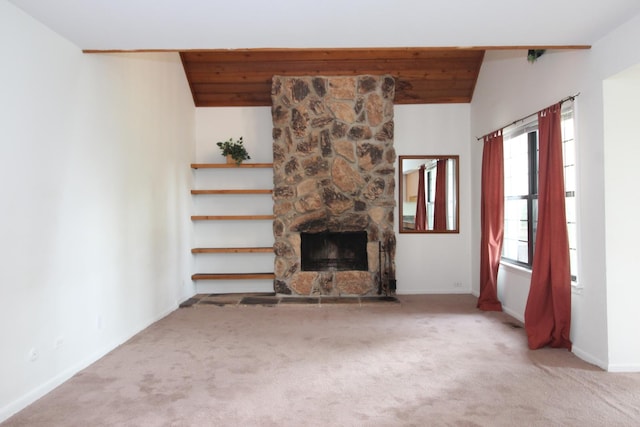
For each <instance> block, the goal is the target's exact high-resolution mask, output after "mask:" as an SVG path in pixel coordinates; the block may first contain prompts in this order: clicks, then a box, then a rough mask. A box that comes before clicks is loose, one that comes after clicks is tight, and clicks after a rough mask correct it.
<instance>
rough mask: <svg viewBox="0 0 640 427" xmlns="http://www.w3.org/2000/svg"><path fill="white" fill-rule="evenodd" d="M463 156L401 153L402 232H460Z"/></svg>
mask: <svg viewBox="0 0 640 427" xmlns="http://www.w3.org/2000/svg"><path fill="white" fill-rule="evenodd" d="M459 160H460V158H459V156H450V155H443V156H399V157H398V161H399V168H398V170H399V180H398V182H399V189H400V191H399V194H398V197H399V199H400V200H399V203H398V209H399V215H400V221H399V223H400V233H459V230H460V228H459V223H460V221H459V218H458V217H459V213H460V208H459V198H458V192H459V174H458V169H459V166H460V165H459V163H460V162H459Z"/></svg>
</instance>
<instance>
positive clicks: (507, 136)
mask: <svg viewBox="0 0 640 427" xmlns="http://www.w3.org/2000/svg"><path fill="white" fill-rule="evenodd" d="M562 107H563V108H562V129H563V132H562V144H563V146H562V155H563V168H564V171H565V174H564V175H565V177H564V179H565V184H566V182H567V177H566V169H567V167H568V166H573V168H574V169H573V171H574V176H573V179H574V182H575V181H576V180H577V162H576V159H575V155H576V153H575V149H576V141H575V105H574V102H573V101H569V102H567V105H563V106H562ZM565 117H569V118H570V119H571V120H573V126H574V129H573V132H572V134H571V138H565V131H564V129H565V123H564V121H565ZM523 134H527V157H528V159H527V160H528V161H527V167H528V182H527V183H528V193H527V194H520V195H509V196H507V195H506V194H505V197H504V200H505V207H506V204H507V201H508V200H526V201H527V220H526V221H527V262H524V261H520V260H518V259H514V258H510V257H506V256H504V250H505V245H504V244H503V246H502V252H501V254H500V262H501V263H505V264H508V265H513V266H517V267H521V268H524V269H526V270H528V271H531V268H532V266H533V253H534V249H535V236H536V228H537V222H538V220H537V200H538V175H539V170H538V159H539V145H538V117H537V114H536V115H535V116H532V117H529V120H525V121H523V122H522V123H519V124H517V125H516V124H513V125H511V126H508V127H507V128H505V129H504V130H503V137H504V144H507V143H508V141H510V140H511V139H513V138H516V137H518V136H521V135H523ZM568 141H572V144H573V150H574V152H573V154H574V158H573V159H572V161H573V163H571V164H568V163H567V158H566V155H565V148H566V146H565V143H566V142H568ZM534 152H535V156H532V155H531V153H534ZM506 167H507V165H506V159H505V170H506ZM531 171H535V173H530V172H531ZM505 184H506V182H505ZM576 184H577V183H576ZM505 187H506V185H505ZM505 193H506V188H505ZM577 193H578V190H577V188H574V189H571V190H567V189H566V188H565V203H566V199H567V198H569V197H571V198H573V204H574V206H573V211H574V215H575V216H576V217H575V218H573V221H570V220H569V218H567V227H569V224H570V223H571V224H574V226H575V227H576V230H575V233H576V236H575V240H576V241H575V242H574V243H575V247H571V245H570V251H575V255H574V257H573V259H574V262H575V263H577V262H578V251H577V249H578V244H577V240H578V238H579V237H578V236H577V224H578V219H577V212H576V208H577ZM565 209H566V205H565ZM506 221H507V218H506V215H505V225H506ZM506 228H507V227H506V226H505V233H504V234H505V235H504V237H506ZM567 232H568V233H569V229H568V228H567ZM569 240H570V244H571V237H569ZM570 258H571V257H570ZM571 267H572V268H571V270H572V273H571V280H572V282H577V270H578V268H577V267H578V266H577V265H572V266H571Z"/></svg>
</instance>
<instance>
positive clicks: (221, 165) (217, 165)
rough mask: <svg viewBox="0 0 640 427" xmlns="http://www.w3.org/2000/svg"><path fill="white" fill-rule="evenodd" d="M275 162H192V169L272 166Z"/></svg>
mask: <svg viewBox="0 0 640 427" xmlns="http://www.w3.org/2000/svg"><path fill="white" fill-rule="evenodd" d="M272 167H273V163H241V164H240V165H236V164H235V163H191V169H239V168H249V169H251V168H272Z"/></svg>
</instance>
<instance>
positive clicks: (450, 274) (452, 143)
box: [394, 104, 472, 294]
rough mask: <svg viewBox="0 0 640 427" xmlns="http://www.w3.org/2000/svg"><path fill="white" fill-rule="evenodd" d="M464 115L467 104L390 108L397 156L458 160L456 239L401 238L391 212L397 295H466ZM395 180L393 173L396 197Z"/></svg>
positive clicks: (438, 236) (449, 236)
mask: <svg viewBox="0 0 640 427" xmlns="http://www.w3.org/2000/svg"><path fill="white" fill-rule="evenodd" d="M469 114H470V107H469V105H468V104H445V105H434V104H430V105H396V106H395V107H394V115H395V117H394V120H395V123H394V125H395V126H394V129H395V132H394V133H395V137H394V146H395V149H396V154H397V155H398V156H402V155H411V154H418V155H419V154H425V155H446V154H452V155H459V156H460V166H459V169H460V233H459V234H404V233H403V234H400V233H398V221H399V219H398V209H397V207H396V210H395V217H396V238H397V250H396V279H397V286H398V289H397V293H398V294H429V293H470V292H471V281H472V279H471V212H470V208H471V204H470V174H469V161H470V155H469V139H470V138H471V137H470V134H469V123H470V122H469V120H470V119H469ZM397 168H398V163H397V161H396V170H397ZM398 179H399V178H397V173H396V198H397V194H398V183H397V180H398ZM396 203H397V202H396Z"/></svg>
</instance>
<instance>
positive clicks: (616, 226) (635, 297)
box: [604, 66, 640, 371]
mask: <svg viewBox="0 0 640 427" xmlns="http://www.w3.org/2000/svg"><path fill="white" fill-rule="evenodd" d="M638 99H640V66H635V67H633V68H631V69H629V70H626V71H623V72H622V73H620V74H617V75H615V76H614V77H611V78H609V79H607V80H605V82H604V138H605V153H604V159H605V165H604V168H605V177H606V179H605V203H604V205H605V220H606V230H607V234H606V236H607V241H606V251H607V255H609V254H615V256H608V257H607V273H606V274H607V301H608V307H609V308H610V310H608V312H607V318H608V332H609V370H614V371H630V370H635V371H640V340H638V339H634V338H635V337H636V336H637V334H638V331H637V328H638V325H640V310H638V309H637V304H638V301H640V286H638V282H637V280H636V276H637V268H636V265H637V263H638V259H637V254H638V252H637V251H636V250H634V249H635V246H636V242H638V241H640V228H639V227H638V225H637V220H636V218H637V217H636V212H639V211H640V193H639V192H638V191H634V190H633V187H634V185H635V183H637V182H640V168H638V166H637V163H638V162H637V159H638V158H640V144H638V128H637V122H638V116H639V114H638V113H640V107H639V106H638ZM618 248H627V249H628V250H619V249H618Z"/></svg>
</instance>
